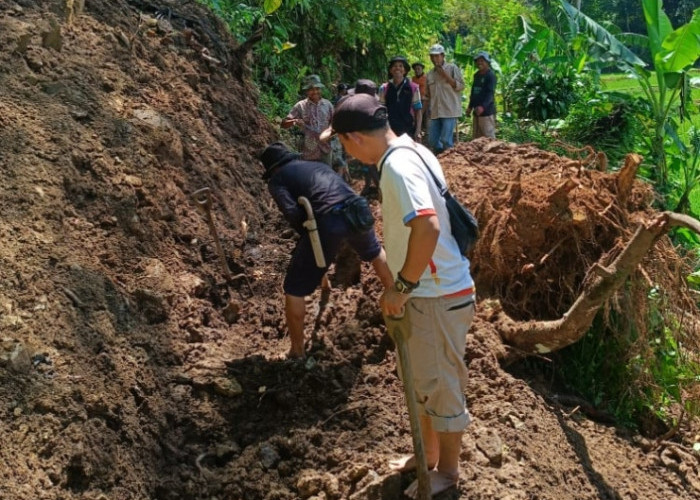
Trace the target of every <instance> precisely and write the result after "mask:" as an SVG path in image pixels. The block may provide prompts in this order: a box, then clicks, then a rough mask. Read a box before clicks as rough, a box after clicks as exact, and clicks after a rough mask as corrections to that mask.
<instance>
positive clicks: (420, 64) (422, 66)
mask: <svg viewBox="0 0 700 500" xmlns="http://www.w3.org/2000/svg"><path fill="white" fill-rule="evenodd" d="M416 66H420V67H421V68H425V64H423V63H422V62H420V61H416V62H414V63H413V64H411V68H413V69H416Z"/></svg>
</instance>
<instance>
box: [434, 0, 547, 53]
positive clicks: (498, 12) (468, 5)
mask: <svg viewBox="0 0 700 500" xmlns="http://www.w3.org/2000/svg"><path fill="white" fill-rule="evenodd" d="M445 13H446V18H447V21H446V26H445V29H446V31H447V32H448V33H454V36H455V39H456V40H455V45H457V44H459V46H461V47H463V50H456V51H455V52H456V53H463V54H464V56H465V58H464V60H463V61H460V63H461V64H463V65H466V64H470V63H471V60H472V57H473V56H474V54H476V53H477V52H478V51H480V50H486V51H488V52H489V53H490V54H491V55H492V56H493V57H495V58H496V59H503V60H510V51H511V50H512V48H513V46H514V45H515V41H516V40H517V36H518V35H517V26H516V24H517V19H518V16H528V17H533V16H534V15H535V14H534V9H533V8H532V7H530V6H528V5H527V4H526V3H525V2H521V1H518V0H481V1H479V2H467V1H465V0H446V1H445ZM455 58H456V59H457V57H455Z"/></svg>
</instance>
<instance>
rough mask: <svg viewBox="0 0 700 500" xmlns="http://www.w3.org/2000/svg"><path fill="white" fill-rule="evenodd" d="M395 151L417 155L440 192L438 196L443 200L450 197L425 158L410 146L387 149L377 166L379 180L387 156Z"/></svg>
mask: <svg viewBox="0 0 700 500" xmlns="http://www.w3.org/2000/svg"><path fill="white" fill-rule="evenodd" d="M397 149H408V150H410V151H413V152H414V153H416V154H417V155H418V158H420V159H421V161H422V162H423V165H425V168H426V169H427V170H428V173H429V174H430V177H432V178H433V182H434V183H435V185H436V186H437V188H438V191H439V192H440V196H442V197H443V198H447V197H449V196H450V192H449V190H448V189H447V186H443V185H442V184H441V183H440V181H439V180H438V178H437V176H436V175H435V174H434V173H433V170H432V169H431V168H430V166H429V165H428V162H426V161H425V158H423V155H421V154H420V153H419V152H418V150H417V149H416V148H412V147H411V146H394V147H391V148H389V151H388V152H387V154H386V155H384V159H382V162H381V163H380V164H379V178H380V179H381V178H382V170H383V169H384V162H385V161H386V160H387V158H389V155H390V154H391V153H393V152H394V151H396V150H397Z"/></svg>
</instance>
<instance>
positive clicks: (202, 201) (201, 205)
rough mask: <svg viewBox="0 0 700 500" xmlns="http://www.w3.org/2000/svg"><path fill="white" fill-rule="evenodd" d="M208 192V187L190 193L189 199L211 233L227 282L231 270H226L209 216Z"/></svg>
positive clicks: (212, 221) (210, 216) (221, 251)
mask: <svg viewBox="0 0 700 500" xmlns="http://www.w3.org/2000/svg"><path fill="white" fill-rule="evenodd" d="M210 191H211V190H210V189H209V188H208V187H205V188H202V189H198V190H197V191H195V192H194V193H192V195H191V198H192V201H193V202H194V204H195V206H196V207H197V210H198V211H199V212H200V213H201V214H202V215H204V217H206V219H207V225H208V226H209V232H210V233H211V236H212V238H214V245H215V246H216V252H217V253H218V254H219V260H220V261H221V267H222V269H223V271H224V275H225V276H226V279H227V280H229V279H231V270H230V269H229V268H228V263H227V262H226V254H224V249H223V248H222V247H221V242H220V241H219V235H218V234H217V232H216V227H215V226H214V218H213V217H212V215H211V196H209V193H210ZM249 286H250V285H249Z"/></svg>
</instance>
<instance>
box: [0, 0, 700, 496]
mask: <svg viewBox="0 0 700 500" xmlns="http://www.w3.org/2000/svg"><path fill="white" fill-rule="evenodd" d="M86 3H87V5H86V6H85V8H84V9H83V10H81V9H80V6H81V4H82V2H78V1H76V2H74V3H73V2H59V1H54V2H35V1H32V0H21V1H20V0H17V1H16V2H15V1H10V0H0V47H3V48H4V49H3V50H2V51H0V208H1V210H2V217H0V237H1V238H2V244H1V245H0V267H1V268H2V272H1V273H0V332H1V335H0V337H1V338H2V344H1V346H0V347H1V349H0V355H1V356H2V357H1V359H2V361H1V363H0V436H1V437H2V446H0V498H2V499H3V500H29V499H39V498H41V499H56V500H58V499H61V500H64V499H94V500H98V499H109V500H130V499H185V498H187V499H214V498H216V499H219V500H221V499H231V500H253V499H267V500H271V499H297V498H314V499H317V500H320V499H340V498H357V499H364V498H367V499H370V498H374V499H398V498H401V494H400V491H401V488H402V487H403V486H405V485H407V483H408V482H409V481H410V480H411V477H410V475H404V476H403V477H402V476H400V475H392V474H390V473H389V471H388V468H387V462H388V460H389V459H390V458H393V457H395V456H396V455H397V454H400V453H406V452H408V451H409V450H410V446H411V440H410V431H409V428H408V418H407V416H406V412H405V409H404V403H403V401H402V395H401V394H402V393H401V388H400V386H399V383H398V381H397V378H396V375H395V355H394V353H393V351H392V346H391V344H390V341H389V339H388V337H387V335H386V334H385V332H384V329H383V326H382V324H381V318H380V316H379V313H378V310H377V307H376V299H377V296H378V293H379V284H378V283H377V281H376V280H375V278H374V277H373V276H372V275H371V273H370V270H369V268H368V267H365V268H364V269H363V275H362V281H361V283H359V284H356V285H353V286H350V287H347V288H345V289H343V288H341V287H335V288H334V289H333V291H332V294H331V297H330V301H329V303H328V304H327V306H326V307H325V308H324V309H323V310H322V311H320V315H319V317H318V319H317V322H316V323H317V328H318V336H319V341H318V342H317V343H316V344H315V345H314V346H313V348H312V357H311V358H310V361H309V362H308V363H306V364H299V363H288V362H279V361H274V358H275V356H276V355H278V354H279V353H281V352H283V351H284V350H285V349H286V345H287V344H286V342H287V341H286V339H285V338H284V335H285V330H284V325H283V315H282V307H281V304H282V295H281V291H280V283H281V278H282V276H283V273H284V269H285V266H286V263H287V260H288V254H289V251H290V250H291V248H292V247H293V244H294V241H293V235H291V233H290V232H289V231H287V227H286V225H285V223H284V222H283V221H282V219H281V218H280V217H279V215H278V214H277V213H276V211H275V210H273V209H272V207H271V204H270V200H269V197H268V196H267V194H266V192H265V190H264V186H263V184H262V182H261V180H260V174H261V170H262V169H261V167H260V166H259V164H258V163H257V162H256V161H255V160H254V153H255V152H256V151H257V150H258V149H259V148H260V147H262V146H263V145H264V144H266V143H267V142H269V141H270V140H272V139H273V138H274V130H273V129H272V127H271V126H270V125H269V124H268V123H267V122H266V121H265V119H264V118H263V116H262V115H260V114H259V113H258V111H257V104H256V102H255V99H254V95H255V90H254V88H253V87H252V85H251V84H250V83H247V82H246V81H245V80H244V79H243V80H241V79H240V77H239V76H240V75H245V74H246V69H245V67H244V66H242V65H241V63H240V61H239V60H238V59H236V56H235V50H234V47H233V45H232V42H231V41H230V40H229V38H228V37H227V36H226V35H224V34H222V32H221V31H220V27H219V25H218V24H217V23H216V22H215V21H214V20H213V19H212V18H211V17H209V16H208V15H207V14H205V12H204V11H202V10H200V9H198V8H197V7H195V6H194V4H186V5H184V6H183V5H180V4H179V3H174V2H173V3H172V11H171V12H170V22H169V23H166V22H164V21H162V20H161V21H158V20H156V19H155V17H154V16H155V14H156V12H155V9H154V8H152V7H150V3H149V2H147V1H126V0H94V1H90V2H86ZM66 4H74V6H75V9H76V10H75V11H71V13H66V12H65V11H64V9H63V7H64V6H65V5H66ZM160 4H163V5H165V4H168V2H161V3H160ZM160 4H159V5H160ZM139 15H141V16H142V17H141V19H140V20H139ZM202 49H207V50H206V51H204V52H203V51H202ZM205 56H210V57H205ZM211 57H214V58H216V59H219V60H221V61H224V62H225V64H226V65H227V67H223V65H222V64H218V63H216V62H212V60H211ZM455 154H456V153H455ZM475 161H476V160H475ZM509 161H510V157H509V155H508V154H507V152H504V153H503V154H502V159H501V162H502V164H503V165H508V162H509ZM452 164H454V165H457V164H458V162H456V161H453V160H452V159H450V158H446V159H445V165H446V169H447V170H448V172H449V171H450V168H457V167H450V165H452ZM451 175H454V172H453V173H452V174H451ZM205 186H208V187H210V188H211V189H212V194H213V205H214V207H213V210H214V217H215V222H216V225H217V228H218V231H219V236H220V238H221V240H222V242H223V245H224V249H225V252H226V254H227V256H228V261H229V262H228V263H229V266H230V267H231V270H232V272H233V274H234V275H240V276H239V277H238V278H236V279H234V280H232V281H231V282H228V283H227V282H225V280H224V279H223V276H222V274H221V270H220V263H219V261H218V258H217V254H216V251H215V248H214V246H213V244H212V239H211V236H210V234H209V231H208V228H207V225H206V222H205V220H204V219H203V218H202V216H201V215H200V214H198V213H197V211H196V210H195V207H194V206H193V204H192V203H191V201H190V200H189V196H190V194H191V193H193V192H194V191H196V190H197V189H199V188H201V187H205ZM465 192H466V191H465ZM332 278H333V277H332ZM319 299H320V297H319V295H318V294H317V295H315V296H314V297H312V298H311V299H310V307H311V308H312V309H313V308H314V307H315V308H316V311H318V303H319ZM499 348H500V347H499V345H498V344H497V343H494V341H493V335H492V327H491V325H490V324H489V322H488V319H487V318H486V317H482V316H480V317H479V318H478V319H477V321H476V323H475V325H474V327H473V329H472V332H471V333H470V336H469V354H468V363H469V368H470V370H471V374H472V376H471V381H470V384H469V388H468V391H467V395H468V399H469V404H470V408H471V411H472V414H473V416H474V423H473V425H471V426H470V427H469V429H468V432H467V434H466V435H465V439H464V442H465V447H464V450H465V451H464V453H463V456H462V465H463V471H462V476H461V478H460V483H459V487H458V488H456V489H453V490H451V491H448V492H446V493H445V494H443V495H441V496H440V498H443V499H448V498H450V499H454V498H470V499H498V500H505V499H510V500H516V499H562V498H566V499H577V500H578V499H617V498H623V499H638V500H642V499H675V498H677V499H691V498H700V476H699V475H698V466H699V464H698V460H697V458H696V457H695V456H693V455H692V453H691V452H690V451H689V449H688V446H687V444H688V443H687V442H684V441H680V440H677V441H676V442H673V443H667V444H664V445H662V446H660V447H658V448H655V449H652V450H649V451H645V449H646V448H644V447H643V446H640V445H638V444H635V442H636V440H635V437H634V436H628V435H625V434H624V433H623V432H621V431H619V430H618V429H616V428H615V427H613V426H611V425H606V424H603V423H599V422H596V421H593V420H590V419H589V418H587V417H585V416H584V415H583V413H582V411H580V410H577V409H576V406H575V405H571V404H569V403H570V402H568V401H567V404H561V403H560V402H561V401H563V400H562V399H561V398H560V399H557V397H556V396H557V395H556V394H553V393H552V392H551V388H549V387H548V386H547V384H544V383H542V382H541V381H540V380H538V379H536V378H535V376H534V375H530V374H528V373H519V374H518V375H517V376H516V375H514V374H510V373H508V372H505V371H504V370H503V369H502V368H501V367H500V366H499V364H498V363H497V361H496V358H495V356H494V351H495V350H497V349H499ZM686 439H690V440H691V441H692V439H693V437H692V436H689V437H687V438H686ZM696 440H697V438H696Z"/></svg>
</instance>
